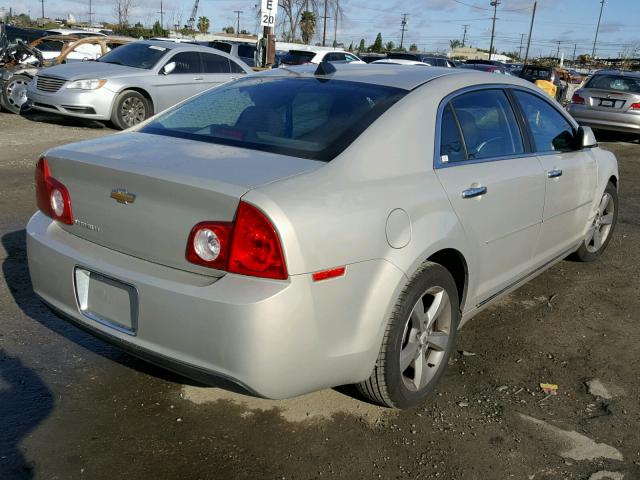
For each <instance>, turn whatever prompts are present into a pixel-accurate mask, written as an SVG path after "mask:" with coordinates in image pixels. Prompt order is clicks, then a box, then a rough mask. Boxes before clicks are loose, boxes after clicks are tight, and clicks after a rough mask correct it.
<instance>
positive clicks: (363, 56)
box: [358, 53, 387, 63]
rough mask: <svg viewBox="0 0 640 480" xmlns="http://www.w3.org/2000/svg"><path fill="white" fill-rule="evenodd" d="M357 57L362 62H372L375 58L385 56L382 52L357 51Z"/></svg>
mask: <svg viewBox="0 0 640 480" xmlns="http://www.w3.org/2000/svg"><path fill="white" fill-rule="evenodd" d="M358 58H359V59H360V60H362V61H363V62H364V63H373V62H375V61H376V60H382V59H384V58H387V56H386V55H385V54H384V53H358Z"/></svg>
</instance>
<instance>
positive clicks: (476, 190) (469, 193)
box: [462, 187, 487, 198]
mask: <svg viewBox="0 0 640 480" xmlns="http://www.w3.org/2000/svg"><path fill="white" fill-rule="evenodd" d="M485 193H487V187H471V188H467V189H466V190H463V191H462V198H473V197H479V196H480V195H484V194H485Z"/></svg>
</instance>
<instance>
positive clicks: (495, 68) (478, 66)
mask: <svg viewBox="0 0 640 480" xmlns="http://www.w3.org/2000/svg"><path fill="white" fill-rule="evenodd" d="M459 68H465V69H467V70H479V71H481V72H487V73H499V74H501V75H511V72H510V71H509V70H507V69H506V68H504V67H502V66H499V65H491V64H484V63H465V64H464V65H461V66H460V67H459Z"/></svg>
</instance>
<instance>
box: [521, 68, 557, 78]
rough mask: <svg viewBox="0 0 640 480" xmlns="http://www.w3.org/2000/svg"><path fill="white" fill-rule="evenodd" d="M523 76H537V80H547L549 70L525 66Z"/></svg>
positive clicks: (549, 73) (549, 74)
mask: <svg viewBox="0 0 640 480" xmlns="http://www.w3.org/2000/svg"><path fill="white" fill-rule="evenodd" d="M522 75H523V76H527V77H533V78H537V79H539V80H548V79H549V77H550V76H551V72H550V71H549V70H547V69H544V68H531V67H527V68H525V69H524V70H523V71H522Z"/></svg>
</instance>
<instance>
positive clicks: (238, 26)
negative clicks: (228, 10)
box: [233, 10, 243, 37]
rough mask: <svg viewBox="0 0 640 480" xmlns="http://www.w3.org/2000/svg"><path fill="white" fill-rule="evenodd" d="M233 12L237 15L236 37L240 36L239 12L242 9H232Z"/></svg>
mask: <svg viewBox="0 0 640 480" xmlns="http://www.w3.org/2000/svg"><path fill="white" fill-rule="evenodd" d="M233 13H235V14H236V15H237V17H238V21H237V23H236V37H239V36H240V14H241V13H243V12H242V10H234V11H233Z"/></svg>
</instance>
